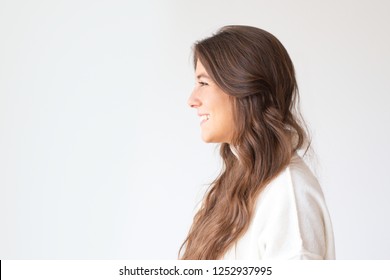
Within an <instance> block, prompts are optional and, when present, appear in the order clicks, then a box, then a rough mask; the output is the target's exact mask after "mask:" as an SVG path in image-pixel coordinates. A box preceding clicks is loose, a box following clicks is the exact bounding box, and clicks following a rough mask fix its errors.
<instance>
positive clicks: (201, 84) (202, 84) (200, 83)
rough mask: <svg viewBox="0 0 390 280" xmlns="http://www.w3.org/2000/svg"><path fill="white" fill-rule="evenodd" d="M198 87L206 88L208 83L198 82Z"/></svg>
mask: <svg viewBox="0 0 390 280" xmlns="http://www.w3.org/2000/svg"><path fill="white" fill-rule="evenodd" d="M199 85H200V86H201V87H203V86H208V85H209V84H208V83H205V82H199Z"/></svg>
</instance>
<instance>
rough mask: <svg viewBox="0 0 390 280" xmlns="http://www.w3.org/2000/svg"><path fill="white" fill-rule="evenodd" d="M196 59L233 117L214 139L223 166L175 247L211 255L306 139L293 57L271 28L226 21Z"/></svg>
mask: <svg viewBox="0 0 390 280" xmlns="http://www.w3.org/2000/svg"><path fill="white" fill-rule="evenodd" d="M198 60H199V61H200V62H201V63H202V64H203V65H204V67H205V69H206V71H207V73H208V74H209V75H210V77H211V78H212V79H213V80H214V81H215V83H216V84H217V85H218V86H219V87H220V88H221V89H222V90H223V91H224V92H225V93H227V94H228V95H229V96H230V98H231V100H232V104H233V115H234V116H233V118H234V122H235V123H234V126H235V131H234V133H233V139H232V141H231V143H222V144H221V146H220V154H221V157H222V159H223V163H224V167H223V169H222V171H221V173H220V175H219V176H218V177H217V178H216V179H215V180H214V182H212V184H211V185H210V186H211V187H210V189H209V191H208V192H207V194H206V196H205V198H204V200H203V203H202V206H201V208H200V210H199V211H198V212H197V214H196V215H195V217H194V220H193V224H192V226H191V229H190V231H189V233H188V236H187V238H186V239H185V241H184V242H183V244H182V246H181V248H180V251H179V258H181V259H193V260H201V259H202V260H211V259H220V258H222V257H223V255H224V254H225V253H226V252H227V250H229V249H230V247H231V246H232V245H233V244H234V243H235V242H236V241H237V240H238V239H239V238H240V237H241V236H242V235H243V234H244V233H245V232H246V230H247V229H248V226H249V224H250V221H251V218H252V216H253V211H254V208H255V203H256V200H257V197H258V196H259V195H260V192H261V190H262V189H263V188H264V186H266V185H267V183H269V182H270V181H271V180H272V179H273V178H275V177H276V176H277V175H278V174H279V173H280V172H281V171H282V170H283V169H284V168H285V167H286V166H287V165H288V164H289V163H290V160H291V158H292V156H293V154H294V153H295V152H296V151H297V150H299V149H302V148H304V147H308V145H309V144H308V141H307V134H306V130H305V125H304V122H303V120H302V118H301V115H300V114H299V111H298V110H297V108H298V89H297V82H296V79H295V72H294V66H293V63H292V61H291V59H290V57H289V55H288V53H287V51H286V49H285V48H284V47H283V45H282V44H281V43H280V42H279V40H278V39H276V38H275V37H274V36H273V35H272V34H270V33H268V32H266V31H264V30H262V29H259V28H255V27H250V26H225V27H223V28H221V29H220V30H219V31H218V32H217V33H216V34H215V35H213V36H212V37H209V38H206V39H204V40H202V41H199V42H197V43H195V45H194V64H195V67H196V62H197V61H198ZM234 153H235V154H236V155H235V154H234ZM183 251H184V252H183Z"/></svg>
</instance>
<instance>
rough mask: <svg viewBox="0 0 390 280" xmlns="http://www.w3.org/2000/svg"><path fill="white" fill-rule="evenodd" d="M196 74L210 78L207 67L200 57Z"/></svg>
mask: <svg viewBox="0 0 390 280" xmlns="http://www.w3.org/2000/svg"><path fill="white" fill-rule="evenodd" d="M195 76H196V77H197V78H198V79H199V78H210V76H209V74H208V73H207V71H206V69H205V68H204V66H203V64H202V62H200V60H199V59H198V60H197V61H196V69H195Z"/></svg>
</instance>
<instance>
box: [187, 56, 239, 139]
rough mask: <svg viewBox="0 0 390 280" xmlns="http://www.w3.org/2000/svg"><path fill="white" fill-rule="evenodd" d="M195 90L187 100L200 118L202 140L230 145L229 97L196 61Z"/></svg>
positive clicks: (230, 112)
mask: <svg viewBox="0 0 390 280" xmlns="http://www.w3.org/2000/svg"><path fill="white" fill-rule="evenodd" d="M195 81H196V83H195V88H194V90H193V92H192V94H191V96H190V98H189V99H188V104H189V105H190V106H191V108H195V109H197V112H198V116H199V117H200V127H201V131H202V139H203V141H205V142H206V143H230V142H231V139H232V136H233V129H234V121H233V106H232V102H231V100H230V98H229V96H228V95H227V94H226V93H225V92H223V91H222V89H221V88H220V87H218V86H217V84H216V83H215V82H214V81H213V80H212V79H211V78H210V76H209V75H208V73H207V71H206V69H205V68H204V66H203V65H202V63H201V62H200V61H199V60H198V61H197V63H196V70H195Z"/></svg>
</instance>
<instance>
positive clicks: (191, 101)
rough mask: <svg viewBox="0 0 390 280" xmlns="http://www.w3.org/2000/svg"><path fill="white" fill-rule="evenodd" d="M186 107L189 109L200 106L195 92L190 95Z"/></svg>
mask: <svg viewBox="0 0 390 280" xmlns="http://www.w3.org/2000/svg"><path fill="white" fill-rule="evenodd" d="M187 103H188V105H189V106H190V107H191V108H197V107H199V106H200V105H201V101H200V99H199V96H198V94H197V90H196V89H194V90H193V91H192V93H191V95H190V97H189V98H188V101H187Z"/></svg>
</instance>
